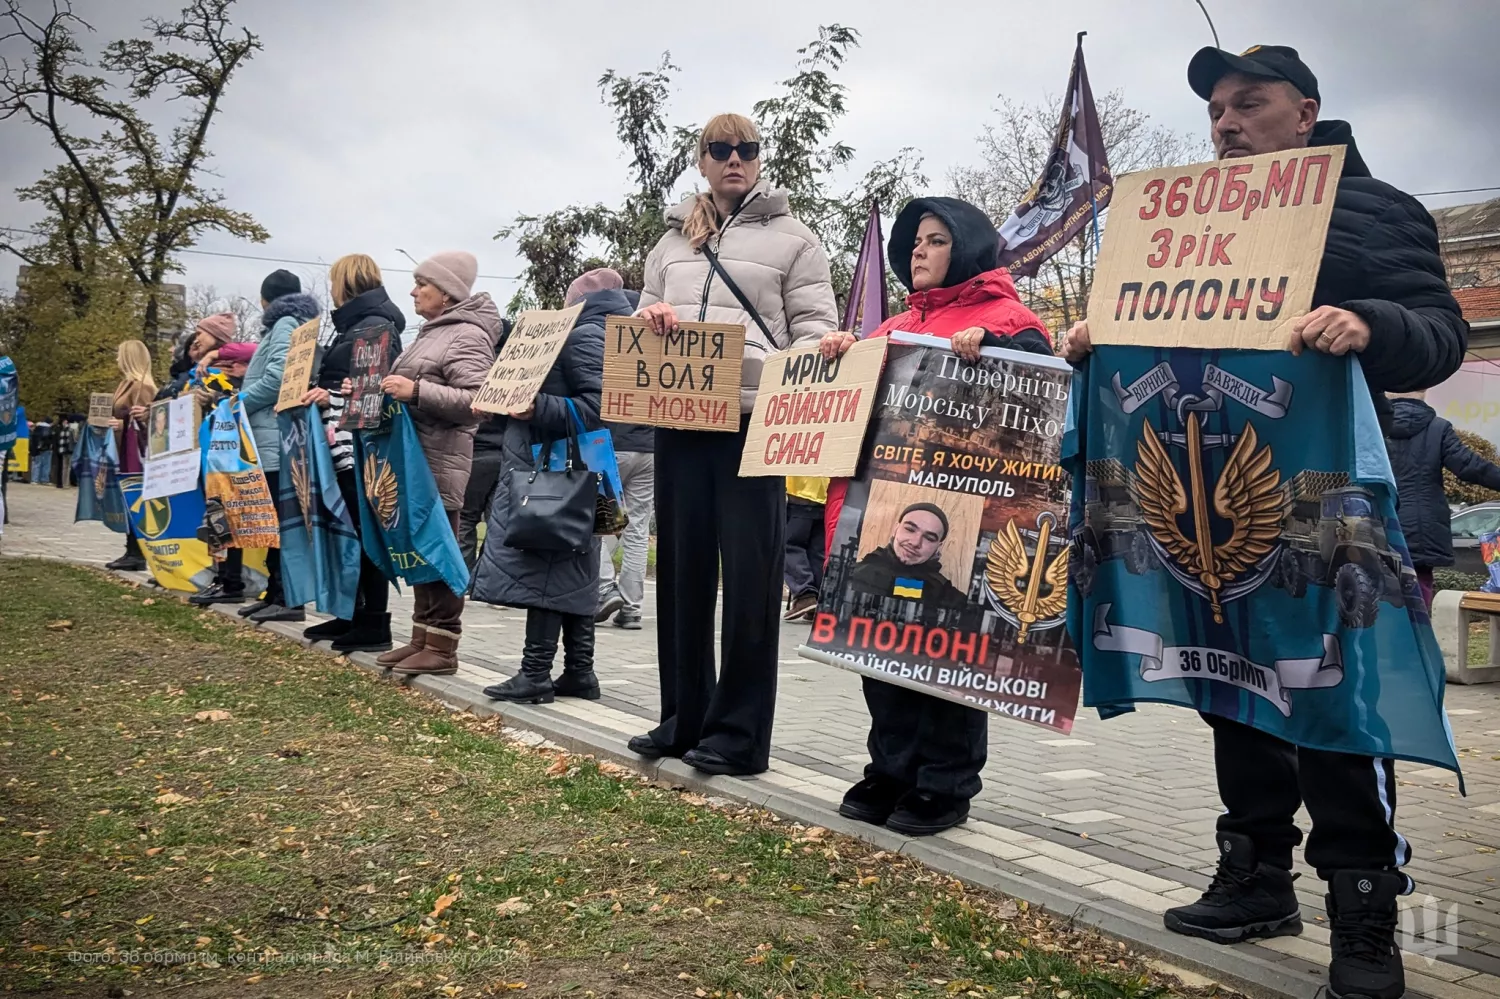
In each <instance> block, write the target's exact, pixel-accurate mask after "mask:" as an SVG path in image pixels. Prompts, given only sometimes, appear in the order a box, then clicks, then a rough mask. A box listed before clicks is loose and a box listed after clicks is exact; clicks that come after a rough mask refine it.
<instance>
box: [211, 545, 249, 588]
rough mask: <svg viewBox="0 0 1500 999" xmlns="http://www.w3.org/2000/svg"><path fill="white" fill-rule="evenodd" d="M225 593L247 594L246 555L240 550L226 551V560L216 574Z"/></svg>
mask: <svg viewBox="0 0 1500 999" xmlns="http://www.w3.org/2000/svg"><path fill="white" fill-rule="evenodd" d="M215 576H216V578H217V579H218V581H219V585H220V586H221V587H223V588H224V592H225V593H244V592H245V553H244V552H243V551H242V550H240V549H238V548H226V549H224V560H223V561H221V562H220V563H219V568H218V570H217V572H216V573H215Z"/></svg>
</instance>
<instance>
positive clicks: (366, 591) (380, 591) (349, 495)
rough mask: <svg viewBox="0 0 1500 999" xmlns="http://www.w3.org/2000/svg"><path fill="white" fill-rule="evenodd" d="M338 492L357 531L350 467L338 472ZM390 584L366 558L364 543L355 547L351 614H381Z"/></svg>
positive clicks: (388, 598)
mask: <svg viewBox="0 0 1500 999" xmlns="http://www.w3.org/2000/svg"><path fill="white" fill-rule="evenodd" d="M338 482H339V493H340V494H341V495H342V496H343V497H344V506H346V507H348V508H349V517H350V519H351V520H353V521H354V530H355V532H356V533H358V532H359V482H358V481H357V480H356V479H355V476H354V469H352V468H349V469H345V470H344V471H342V472H339V473H338ZM390 601H391V583H390V580H388V579H386V578H385V575H384V574H383V573H381V571H380V567H379V566H377V565H376V564H375V563H374V562H371V561H370V556H368V555H366V554H365V549H364V546H363V545H361V546H360V549H359V594H358V595H357V596H356V597H355V601H354V615H355V616H356V617H358V616H359V615H360V614H361V613H364V614H384V613H386V611H387V610H388V609H389V607H390V605H391V604H390Z"/></svg>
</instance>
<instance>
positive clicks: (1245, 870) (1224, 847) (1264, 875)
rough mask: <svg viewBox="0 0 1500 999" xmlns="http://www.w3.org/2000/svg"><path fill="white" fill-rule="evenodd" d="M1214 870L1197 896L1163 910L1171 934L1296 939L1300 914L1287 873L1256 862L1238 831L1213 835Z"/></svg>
mask: <svg viewBox="0 0 1500 999" xmlns="http://www.w3.org/2000/svg"><path fill="white" fill-rule="evenodd" d="M1218 841H1219V870H1218V871H1217V872H1216V873H1215V874H1214V879H1213V882H1212V883H1211V884H1210V885H1209V886H1208V891H1206V892H1204V893H1203V897H1202V898H1200V899H1199V900H1198V901H1196V902H1194V903H1192V904H1191V905H1180V906H1178V907H1177V908H1175V909H1168V910H1167V911H1166V914H1165V915H1164V916H1163V917H1162V922H1163V923H1165V924H1166V927H1167V929H1169V930H1171V931H1172V932H1173V933H1182V934H1185V935H1187V936H1190V937H1202V938H1203V939H1204V940H1212V941H1214V942H1215V943H1236V942H1238V941H1241V940H1254V939H1257V938H1259V937H1284V936H1296V935H1297V934H1299V933H1301V932H1302V914H1301V913H1300V912H1299V911H1298V909H1297V893H1296V892H1295V891H1294V890H1293V889H1292V872H1291V871H1286V870H1282V869H1281V868H1279V867H1272V866H1271V865H1269V864H1262V863H1258V862H1257V860H1256V856H1255V844H1253V843H1252V842H1250V837H1248V836H1244V835H1241V834H1240V833H1219V835H1218Z"/></svg>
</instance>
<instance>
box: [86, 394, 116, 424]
mask: <svg viewBox="0 0 1500 999" xmlns="http://www.w3.org/2000/svg"><path fill="white" fill-rule="evenodd" d="M114 418H115V397H114V396H113V395H111V394H110V393H108V392H91V393H89V419H88V424H89V426H91V427H107V426H109V421H110V420H113V419H114Z"/></svg>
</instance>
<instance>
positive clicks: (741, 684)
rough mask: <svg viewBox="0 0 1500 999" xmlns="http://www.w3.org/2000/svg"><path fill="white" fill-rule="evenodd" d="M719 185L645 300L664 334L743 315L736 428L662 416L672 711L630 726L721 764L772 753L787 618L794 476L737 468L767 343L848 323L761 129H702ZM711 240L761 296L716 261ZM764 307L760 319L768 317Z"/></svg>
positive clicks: (675, 226)
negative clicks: (764, 155) (718, 656)
mask: <svg viewBox="0 0 1500 999" xmlns="http://www.w3.org/2000/svg"><path fill="white" fill-rule="evenodd" d="M698 169H699V170H700V172H702V174H703V176H704V177H705V178H706V179H707V181H708V186H709V192H710V193H708V194H699V195H696V196H694V197H692V198H690V199H688V200H687V201H685V202H683V203H682V204H681V205H678V206H677V207H675V208H673V209H671V210H670V211H668V212H667V226H668V229H667V233H666V235H664V236H662V238H661V241H660V242H658V243H657V244H656V248H655V249H653V250H652V251H651V255H650V257H648V258H647V260H646V287H645V288H644V289H643V290H642V292H641V302H640V309H639V311H638V315H640V316H641V318H643V319H646V320H648V321H649V322H650V323H651V326H652V329H653V330H654V331H655V332H657V333H659V334H665V333H668V332H670V331H671V330H673V329H675V328H676V326H677V324H678V322H679V321H681V322H716V323H736V324H740V325H743V326H744V327H745V353H744V364H743V368H742V372H743V375H742V378H741V387H740V410H741V416H740V429H739V431H738V432H737V433H723V432H713V431H700V430H669V429H666V428H658V429H657V431H656V521H657V530H658V539H657V604H658V610H657V613H658V617H659V622H658V624H659V628H658V639H657V641H658V651H659V654H660V673H661V699H662V711H661V714H662V720H661V724H659V725H658V726H657V727H656V728H655V729H653V730H652V731H651V732H649V733H647V734H645V735H638V736H636V737H635V738H633V739H631V740H630V748H631V749H632V750H634V751H635V752H637V753H640V754H641V755H643V756H648V757H659V756H680V757H682V759H683V762H685V763H687V764H689V765H690V766H693V767H695V768H697V769H698V770H700V771H702V772H704V773H710V774H752V773H760V772H762V771H764V770H765V769H766V768H767V766H769V764H770V754H771V723H772V719H773V717H774V714H775V709H776V666H777V663H776V660H777V654H778V642H779V637H780V632H779V629H780V624H781V586H782V558H783V555H784V551H785V535H786V486H785V482H784V481H783V480H782V479H780V478H775V477H772V478H746V479H742V478H740V477H739V468H740V453H741V451H742V450H743V449H744V444H745V433H746V428H747V427H748V425H749V421H750V412H751V408H752V406H753V405H754V403H755V392H756V389H757V387H758V386H759V385H760V375H761V369H762V367H763V366H764V364H765V359H766V355H768V354H771V353H774V352H776V351H778V350H784V349H786V348H787V347H789V346H791V344H792V343H793V342H795V341H799V340H806V341H813V340H816V339H818V338H820V337H821V336H822V335H823V334H825V333H827V332H829V331H830V330H833V329H834V328H836V326H837V325H838V318H837V307H836V306H835V304H834V297H833V286H832V284H831V282H830V280H829V273H828V257H827V255H826V254H825V253H824V252H823V247H822V244H820V243H819V242H818V238H817V237H816V236H815V235H813V233H812V230H810V229H808V227H807V226H805V225H803V224H802V223H801V222H799V221H797V220H796V219H795V218H793V217H792V216H791V214H790V209H789V206H788V202H787V195H786V192H784V191H778V190H774V189H772V188H771V187H770V186H769V185H767V184H766V183H765V182H764V181H762V180H760V133H759V131H758V130H757V129H756V127H755V124H754V123H753V122H751V121H750V120H749V119H747V118H743V117H741V116H739V115H719V116H718V117H716V118H714V119H713V120H712V121H710V122H709V123H708V125H707V126H705V127H704V129H703V134H702V135H701V136H699V139H698ZM705 244H707V248H708V249H711V250H712V251H714V252H715V253H717V254H718V257H719V262H720V263H721V264H722V266H723V268H724V269H725V270H726V271H728V273H729V276H730V277H732V278H733V279H734V283H735V284H736V285H738V286H739V288H740V290H741V291H742V292H743V293H744V297H745V298H746V299H748V300H749V304H750V305H751V306H753V308H754V314H752V313H751V312H750V311H748V310H746V309H745V307H744V306H743V305H742V304H741V303H740V300H739V298H738V297H737V296H736V295H735V294H734V293H733V292H732V291H731V290H730V289H729V287H728V284H727V283H726V282H725V281H724V280H723V278H722V276H721V275H720V274H718V273H717V272H715V271H714V269H713V266H712V264H711V263H710V261H709V258H708V255H707V254H706V253H705V251H704V247H705ZM757 318H758V319H759V321H757ZM721 564H722V566H723V574H724V578H723V582H724V625H723V636H722V644H723V648H724V666H723V669H722V670H721V671H720V672H719V675H718V678H717V681H716V679H715V675H714V672H715V671H714V645H715V641H714V639H715V636H714V604H715V602H716V600H717V598H718V586H719V567H720V565H721Z"/></svg>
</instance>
